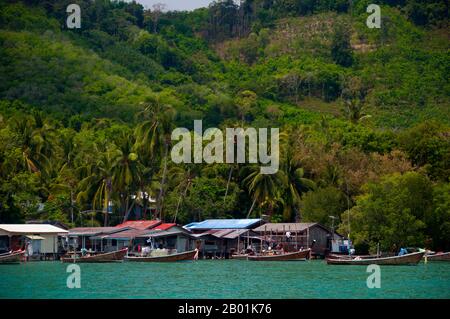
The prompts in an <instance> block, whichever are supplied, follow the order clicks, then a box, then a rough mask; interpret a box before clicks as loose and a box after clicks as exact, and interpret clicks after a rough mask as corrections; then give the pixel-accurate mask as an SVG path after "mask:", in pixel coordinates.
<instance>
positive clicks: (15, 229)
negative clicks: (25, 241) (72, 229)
mask: <svg viewBox="0 0 450 319" xmlns="http://www.w3.org/2000/svg"><path fill="white" fill-rule="evenodd" d="M0 230H3V231H5V232H8V233H14V234H23V235H26V234H67V233H68V231H67V230H64V229H62V228H59V227H56V226H53V225H48V224H0Z"/></svg>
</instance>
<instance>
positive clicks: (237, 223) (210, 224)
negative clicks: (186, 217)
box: [184, 218, 262, 230]
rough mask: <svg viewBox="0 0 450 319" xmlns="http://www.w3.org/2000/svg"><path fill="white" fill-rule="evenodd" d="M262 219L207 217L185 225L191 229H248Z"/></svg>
mask: <svg viewBox="0 0 450 319" xmlns="http://www.w3.org/2000/svg"><path fill="white" fill-rule="evenodd" d="M261 221H262V220H261V219H259V218H255V219H207V220H204V221H202V222H198V223H190V224H187V225H185V226H184V227H185V228H187V229H190V230H202V229H243V228H245V229H247V228H251V227H252V226H255V225H256V224H258V223H260V222H261Z"/></svg>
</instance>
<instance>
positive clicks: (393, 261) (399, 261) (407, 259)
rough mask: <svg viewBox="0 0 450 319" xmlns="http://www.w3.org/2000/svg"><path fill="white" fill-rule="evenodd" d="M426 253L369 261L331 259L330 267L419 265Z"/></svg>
mask: <svg viewBox="0 0 450 319" xmlns="http://www.w3.org/2000/svg"><path fill="white" fill-rule="evenodd" d="M424 254H425V252H419V253H412V254H406V255H402V256H393V257H383V258H368V259H344V258H342V259H330V258H327V264H328V265H364V266H367V265H372V264H375V265H417V264H418V263H419V261H420V260H421V259H422V257H423V255H424Z"/></svg>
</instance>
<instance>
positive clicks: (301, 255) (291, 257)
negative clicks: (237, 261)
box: [247, 249, 311, 261]
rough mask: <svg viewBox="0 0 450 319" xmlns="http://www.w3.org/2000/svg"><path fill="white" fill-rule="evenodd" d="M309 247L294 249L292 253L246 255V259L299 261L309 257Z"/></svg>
mask: <svg viewBox="0 0 450 319" xmlns="http://www.w3.org/2000/svg"><path fill="white" fill-rule="evenodd" d="M310 252H311V249H306V250H301V251H296V252H293V253H284V254H278V255H259V256H248V257H247V260H252V261H300V260H306V258H308V257H309V255H310Z"/></svg>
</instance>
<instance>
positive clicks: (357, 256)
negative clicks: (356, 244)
mask: <svg viewBox="0 0 450 319" xmlns="http://www.w3.org/2000/svg"><path fill="white" fill-rule="evenodd" d="M378 257H379V256H377V255H339V254H329V255H328V256H327V258H329V259H355V258H358V259H359V258H361V259H369V258H378Z"/></svg>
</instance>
